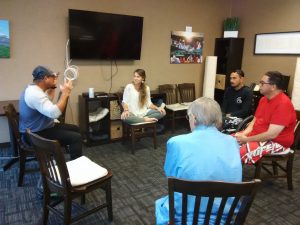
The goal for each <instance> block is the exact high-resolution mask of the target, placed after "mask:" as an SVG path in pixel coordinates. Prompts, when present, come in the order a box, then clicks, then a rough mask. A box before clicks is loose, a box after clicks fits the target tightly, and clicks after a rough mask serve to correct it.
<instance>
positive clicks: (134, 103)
mask: <svg viewBox="0 0 300 225" xmlns="http://www.w3.org/2000/svg"><path fill="white" fill-rule="evenodd" d="M139 96H140V93H139V92H138V91H137V90H136V89H135V88H134V85H133V84H127V85H126V87H125V90H124V94H123V103H126V104H127V105H128V110H129V112H131V113H133V114H134V115H135V116H138V117H144V116H145V115H146V114H147V112H148V111H149V110H150V108H149V106H150V105H151V104H152V102H151V99H150V88H149V87H148V86H147V85H146V103H145V105H144V106H143V107H142V108H140V106H139Z"/></svg>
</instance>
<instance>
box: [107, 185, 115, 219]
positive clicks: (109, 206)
mask: <svg viewBox="0 0 300 225" xmlns="http://www.w3.org/2000/svg"><path fill="white" fill-rule="evenodd" d="M105 192H106V203H107V214H108V220H109V221H112V220H113V210H112V196H111V181H110V180H109V181H108V183H107V186H106V188H105Z"/></svg>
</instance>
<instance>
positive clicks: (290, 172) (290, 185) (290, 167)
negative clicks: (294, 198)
mask: <svg viewBox="0 0 300 225" xmlns="http://www.w3.org/2000/svg"><path fill="white" fill-rule="evenodd" d="M293 160H294V155H290V156H289V158H288V160H287V162H286V178H287V184H288V189H289V190H293Z"/></svg>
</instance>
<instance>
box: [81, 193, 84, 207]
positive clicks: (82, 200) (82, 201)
mask: <svg viewBox="0 0 300 225" xmlns="http://www.w3.org/2000/svg"><path fill="white" fill-rule="evenodd" d="M80 203H81V205H83V204H85V194H83V195H81V201H80Z"/></svg>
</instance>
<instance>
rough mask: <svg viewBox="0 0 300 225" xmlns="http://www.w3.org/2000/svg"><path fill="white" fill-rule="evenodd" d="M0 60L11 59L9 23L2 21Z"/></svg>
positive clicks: (0, 25)
mask: <svg viewBox="0 0 300 225" xmlns="http://www.w3.org/2000/svg"><path fill="white" fill-rule="evenodd" d="M0 58H10V37H9V21H8V20H2V19H1V20H0Z"/></svg>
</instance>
